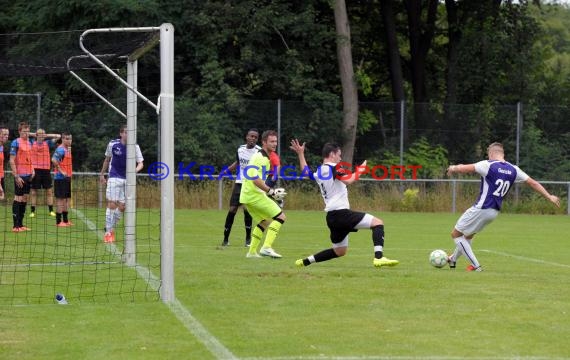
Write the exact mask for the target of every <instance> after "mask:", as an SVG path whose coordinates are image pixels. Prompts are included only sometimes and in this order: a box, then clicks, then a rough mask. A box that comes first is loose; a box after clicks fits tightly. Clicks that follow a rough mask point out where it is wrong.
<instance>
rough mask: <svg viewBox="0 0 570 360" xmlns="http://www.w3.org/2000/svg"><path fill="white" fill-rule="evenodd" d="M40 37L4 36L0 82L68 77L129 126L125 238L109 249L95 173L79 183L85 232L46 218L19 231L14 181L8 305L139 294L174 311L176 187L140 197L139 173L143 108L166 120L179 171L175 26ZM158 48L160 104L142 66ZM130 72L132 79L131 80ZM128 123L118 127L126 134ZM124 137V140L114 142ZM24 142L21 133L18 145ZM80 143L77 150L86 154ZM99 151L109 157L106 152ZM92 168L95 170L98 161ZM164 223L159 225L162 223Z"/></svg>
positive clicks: (7, 248)
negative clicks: (121, 95)
mask: <svg viewBox="0 0 570 360" xmlns="http://www.w3.org/2000/svg"><path fill="white" fill-rule="evenodd" d="M16 35H17V34H16ZM31 35H33V36H31V37H29V39H34V40H33V41H27V40H26V36H14V35H11V36H2V35H0V43H1V45H2V49H3V50H2V51H1V52H0V79H1V78H2V77H14V76H17V77H21V76H39V75H42V76H43V75H49V74H56V73H68V74H70V75H72V76H73V78H75V80H77V81H78V82H79V83H80V84H82V86H84V87H85V88H87V89H88V90H89V91H90V92H91V93H93V94H94V95H95V96H96V97H97V98H99V100H100V101H101V102H102V103H104V104H106V105H107V106H108V107H109V108H110V109H112V111H114V112H115V113H116V114H117V115H118V117H119V118H121V119H123V120H121V122H122V123H126V124H127V144H126V148H127V179H126V182H127V187H126V210H125V212H124V218H123V222H121V227H122V228H121V233H122V235H123V236H122V237H121V238H120V240H118V241H117V242H116V243H111V244H109V243H103V241H102V236H103V230H102V228H103V226H102V224H103V223H104V221H103V220H102V218H104V215H103V214H104V212H105V204H104V200H103V202H102V199H101V193H102V189H101V185H100V184H99V183H98V180H97V177H96V174H97V168H96V167H95V166H94V165H92V166H91V169H90V170H91V172H89V171H88V172H83V173H79V174H77V176H76V175H74V177H73V191H72V192H73V195H72V196H73V200H74V201H73V202H74V205H73V209H72V210H71V211H70V214H71V216H72V218H73V219H74V222H75V223H74V226H73V227H70V228H69V229H55V228H54V226H53V225H54V223H53V221H52V219H50V218H49V217H48V216H47V215H46V216H43V215H40V212H39V211H38V216H37V217H35V218H33V219H27V221H29V223H30V226H29V227H30V228H31V231H27V232H20V233H13V232H11V226H10V220H9V219H11V214H10V213H11V206H10V205H11V197H12V195H13V192H12V190H13V186H12V185H11V177H8V176H6V184H7V185H6V188H7V198H8V199H7V200H6V202H5V203H4V205H3V210H4V213H5V217H4V218H5V221H4V222H3V224H2V225H3V229H2V230H3V231H2V237H3V239H2V243H3V244H2V245H3V246H2V250H0V251H1V252H0V303H12V304H20V303H47V302H53V299H54V296H55V294H56V293H60V292H62V293H65V295H66V297H67V299H68V302H70V303H73V302H74V301H81V300H84V299H94V300H97V299H99V298H105V299H112V298H116V297H119V298H124V297H125V295H126V298H128V299H135V298H136V296H134V295H133V294H135V293H139V292H140V293H142V294H143V295H144V297H145V298H149V297H150V298H153V297H156V298H160V299H161V300H162V301H164V302H170V301H172V300H174V271H173V266H174V264H173V259H174V179H173V177H172V176H170V177H169V176H165V177H163V178H162V180H161V181H160V183H159V184H157V182H156V181H149V180H146V179H143V180H144V181H143V182H144V184H145V186H144V191H142V193H141V191H140V190H139V191H137V189H138V187H140V186H141V185H140V182H141V179H140V178H139V179H138V180H137V174H136V172H135V167H136V160H135V144H136V143H137V114H138V100H141V101H142V102H143V103H144V104H145V105H147V106H150V108H152V110H153V112H154V113H156V114H157V118H158V120H159V126H158V129H159V138H158V141H157V142H158V143H159V147H157V149H156V152H157V153H158V154H159V156H158V157H157V160H158V161H159V162H160V163H162V164H164V165H166V166H168V167H169V168H173V166H174V148H173V147H174V28H173V26H172V25H171V24H162V25H161V26H159V27H136V28H105V29H90V30H86V31H83V32H82V33H81V34H80V35H79V36H78V37H77V33H75V32H63V33H49V34H46V33H44V34H31ZM38 37H39V38H40V40H38ZM73 37H75V38H76V42H75V46H72V47H71V49H65V50H62V49H61V46H62V43H65V42H64V41H62V39H63V38H73ZM157 45H158V46H159V56H158V57H159V59H160V94H159V95H158V96H157V97H156V100H154V101H153V100H151V99H150V96H149V97H147V96H145V94H143V93H142V92H141V91H139V89H138V86H137V79H138V61H139V59H140V58H141V57H142V56H144V55H145V54H147V52H149V51H151V49H153V48H154V47H156V46H157ZM77 46H78V48H77ZM40 52H41V53H42V54H43V56H41V61H33V60H37V59H39V56H37V55H38V54H39V53H40ZM31 54H36V55H35V56H31ZM53 54H56V55H53ZM30 59H31V60H30ZM117 67H119V70H117V69H116V68H117ZM121 68H123V69H121ZM124 69H126V70H124ZM91 71H99V72H98V73H97V76H96V77H94V76H92V75H89V73H90V72H91ZM125 71H126V79H124V78H123V77H124V73H125ZM101 72H104V73H105V74H104V75H105V76H108V77H111V78H112V79H114V81H116V84H118V85H119V86H121V87H124V89H125V91H126V104H124V103H122V104H118V105H117V104H115V103H114V102H113V99H108V97H107V96H106V95H105V94H104V93H102V92H101V91H99V90H98V89H97V84H93V83H97V81H94V79H95V80H97V78H98V77H101V76H103V75H101ZM0 91H1V89H0ZM125 105H126V106H125ZM122 108H126V109H122ZM69 112H70V113H71V111H69ZM74 121H76V122H77V121H82V120H81V119H79V120H77V119H73V116H70V120H69V123H70V124H72V125H74V123H73V122H74ZM118 124H120V123H119V122H117V123H116V124H115V125H117V126H114V127H113V128H115V129H118ZM31 125H32V127H33V124H31ZM48 125H49V124H47V125H44V126H48ZM38 127H39V125H38ZM11 128H12V129H15V128H16V125H15V124H11ZM62 130H63V129H62ZM14 132H15V131H14ZM117 134H118V131H115V132H114V133H111V134H109V135H108V136H109V138H111V137H113V136H116V135H117ZM17 136H18V134H13V135H12V136H11V137H10V140H12V139H14V138H16V137H17ZM75 139H76V138H75V137H74V143H73V146H74V147H75V146H77V147H79V146H81V144H77V143H75ZM97 151H99V152H100V153H103V152H104V151H105V150H104V149H98V150H97ZM101 160H102V158H101ZM6 162H7V161H6ZM74 162H75V156H74ZM101 162H102V161H101ZM85 163H86V164H89V162H88V161H85ZM86 164H84V166H87V165H86ZM99 165H100V164H99ZM74 166H75V165H74ZM137 184H139V185H138V186H137ZM103 191H104V189H103ZM153 195H154V198H153V197H152V196H153ZM137 201H138V202H139V203H137ZM139 204H141V206H139ZM28 205H29V200H28ZM153 208H154V210H153ZM158 210H159V214H157V211H158ZM156 218H159V223H156V224H153V223H152V222H153V221H156ZM155 249H158V250H156V251H155ZM157 269H159V270H158V271H157ZM153 294H154V295H153Z"/></svg>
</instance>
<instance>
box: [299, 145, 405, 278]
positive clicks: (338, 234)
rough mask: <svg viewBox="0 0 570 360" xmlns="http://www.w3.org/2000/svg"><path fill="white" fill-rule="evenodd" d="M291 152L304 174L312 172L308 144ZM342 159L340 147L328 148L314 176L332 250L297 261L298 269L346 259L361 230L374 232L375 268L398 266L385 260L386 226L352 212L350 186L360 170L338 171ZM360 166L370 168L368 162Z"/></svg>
mask: <svg viewBox="0 0 570 360" xmlns="http://www.w3.org/2000/svg"><path fill="white" fill-rule="evenodd" d="M291 150H293V151H295V152H296V153H297V156H298V157H299V164H300V166H301V169H302V171H304V170H305V169H309V167H308V165H307V161H306V160H305V143H303V144H302V145H301V144H300V143H299V140H297V139H294V140H291ZM341 155H342V152H341V148H340V146H338V145H337V144H331V143H327V144H325V145H324V146H323V151H322V156H323V163H322V165H320V166H319V167H318V168H317V171H316V172H315V173H314V174H313V177H314V179H315V180H316V182H317V184H318V185H319V189H320V190H321V195H322V196H323V199H324V201H325V211H326V212H327V216H326V219H327V226H328V227H329V230H330V240H331V242H332V247H331V248H329V249H326V250H322V251H321V252H318V253H316V254H314V255H311V256H308V257H306V258H304V259H298V260H297V261H295V265H297V266H309V265H311V264H312V263H318V262H322V261H327V260H331V259H334V258H337V257H340V256H344V255H346V252H347V251H348V234H349V233H351V232H356V231H358V230H359V229H370V230H372V244H373V245H374V260H373V261H372V264H373V265H374V266H375V267H378V268H380V267H382V266H396V265H398V264H399V261H398V260H392V259H388V258H387V257H385V256H384V222H383V221H382V220H381V219H379V218H377V217H375V216H372V215H370V214H367V213H363V212H358V211H352V210H350V205H349V202H348V189H347V187H346V186H347V185H350V184H352V183H354V182H355V181H357V180H358V179H359V176H360V173H359V172H358V170H357V171H355V172H354V173H352V174H348V173H346V172H345V171H343V169H342V168H339V167H337V164H338V163H339V162H340V161H341V159H342V158H341ZM360 166H361V167H363V168H364V167H366V160H365V161H364V162H363V163H362V164H361V165H360Z"/></svg>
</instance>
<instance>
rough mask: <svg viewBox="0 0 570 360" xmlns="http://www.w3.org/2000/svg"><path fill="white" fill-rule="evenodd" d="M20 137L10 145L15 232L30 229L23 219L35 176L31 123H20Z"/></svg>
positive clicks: (13, 229)
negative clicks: (30, 137)
mask: <svg viewBox="0 0 570 360" xmlns="http://www.w3.org/2000/svg"><path fill="white" fill-rule="evenodd" d="M18 132H19V135H20V137H19V138H17V139H14V141H12V146H11V147H10V168H11V169H12V174H14V202H13V203H12V218H13V220H14V227H13V228H12V231H13V232H21V231H28V230H30V229H29V228H28V227H26V226H24V224H23V219H24V214H25V213H26V204H27V202H28V194H29V193H30V183H31V181H32V178H33V177H34V167H33V166H32V155H31V153H32V143H31V142H30V139H29V135H30V125H29V124H28V123H26V122H21V123H20V124H19V125H18Z"/></svg>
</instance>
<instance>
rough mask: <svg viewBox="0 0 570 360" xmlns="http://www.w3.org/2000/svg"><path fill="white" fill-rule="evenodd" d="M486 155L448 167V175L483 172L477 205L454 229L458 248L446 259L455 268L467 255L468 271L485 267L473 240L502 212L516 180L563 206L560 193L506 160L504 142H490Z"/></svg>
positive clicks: (469, 210)
mask: <svg viewBox="0 0 570 360" xmlns="http://www.w3.org/2000/svg"><path fill="white" fill-rule="evenodd" d="M487 156H488V160H482V161H479V162H477V163H474V164H467V165H463V164H459V165H451V166H449V167H448V168H447V174H448V175H451V174H454V173H461V174H467V173H477V174H479V175H481V189H480V191H479V197H478V198H477V200H476V201H475V204H473V206H471V207H470V208H469V209H467V210H466V211H465V212H464V213H463V215H461V217H460V218H459V220H458V221H457V223H456V224H455V227H454V228H453V231H452V232H451V238H452V239H453V241H454V242H455V250H454V251H453V254H451V255H450V256H449V257H448V259H447V262H448V264H449V267H450V268H452V269H454V268H455V266H456V263H457V259H459V257H461V255H465V257H466V258H467V259H468V260H469V262H470V265H469V266H467V271H482V270H483V268H482V267H481V265H480V264H479V261H478V260H477V258H476V257H475V253H474V252H473V248H472V247H471V240H473V237H474V236H475V234H476V233H478V232H481V230H483V229H484V228H485V226H487V224H489V223H491V222H492V221H493V220H495V218H496V217H497V215H499V212H500V211H501V205H502V203H503V198H504V197H505V196H506V195H507V193H508V192H509V190H510V189H511V187H512V186H513V184H514V183H515V182H517V183H518V182H523V183H525V184H527V185H529V186H530V187H531V188H532V189H533V190H534V191H536V192H537V193H539V194H541V195H542V196H544V197H545V198H547V199H548V200H549V201H550V202H552V203H553V204H554V205H556V206H557V207H560V199H559V198H558V197H557V196H555V195H551V194H550V193H549V192H548V191H546V189H545V188H544V187H543V186H542V185H541V184H540V183H539V182H538V181H536V180H534V179H533V178H531V177H530V176H528V175H527V174H526V173H525V172H524V171H522V170H521V169H520V168H519V167H518V166H516V165H513V164H511V163H509V162H507V161H506V160H505V151H504V149H503V145H502V144H500V143H497V142H494V143H492V144H491V145H489V147H488V148H487Z"/></svg>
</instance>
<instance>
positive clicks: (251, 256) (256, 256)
mask: <svg viewBox="0 0 570 360" xmlns="http://www.w3.org/2000/svg"><path fill="white" fill-rule="evenodd" d="M245 257H246V258H248V259H252V258H253V259H255V258H260V257H261V255H259V254H258V253H255V254H250V253H247V254H245Z"/></svg>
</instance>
